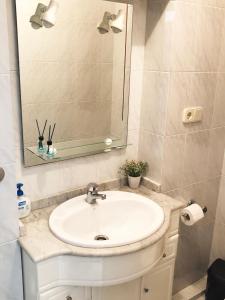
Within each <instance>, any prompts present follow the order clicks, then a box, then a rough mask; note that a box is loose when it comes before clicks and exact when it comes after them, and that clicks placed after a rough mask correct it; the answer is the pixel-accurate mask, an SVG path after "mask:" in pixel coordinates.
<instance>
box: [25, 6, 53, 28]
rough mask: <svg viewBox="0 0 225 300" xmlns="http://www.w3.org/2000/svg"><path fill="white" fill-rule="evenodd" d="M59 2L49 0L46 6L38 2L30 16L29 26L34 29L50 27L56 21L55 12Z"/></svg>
mask: <svg viewBox="0 0 225 300" xmlns="http://www.w3.org/2000/svg"><path fill="white" fill-rule="evenodd" d="M58 7H59V4H58V2H57V1H56V0H50V2H49V5H48V6H46V5H44V4H42V3H39V4H38V6H37V9H36V12H35V14H34V15H33V16H32V17H31V18H30V22H31V26H32V27H33V28H34V29H39V28H41V27H43V25H44V26H45V27H46V28H50V27H52V26H54V25H55V23H56V14H57V10H58Z"/></svg>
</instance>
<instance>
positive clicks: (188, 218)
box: [182, 200, 208, 220]
mask: <svg viewBox="0 0 225 300" xmlns="http://www.w3.org/2000/svg"><path fill="white" fill-rule="evenodd" d="M192 204H198V203H197V202H196V201H195V200H190V201H188V203H187V207H188V206H190V205H192ZM202 211H203V213H204V215H205V214H206V213H207V211H208V208H207V206H203V207H202ZM182 217H184V218H185V219H187V220H190V216H189V215H188V214H183V215H182Z"/></svg>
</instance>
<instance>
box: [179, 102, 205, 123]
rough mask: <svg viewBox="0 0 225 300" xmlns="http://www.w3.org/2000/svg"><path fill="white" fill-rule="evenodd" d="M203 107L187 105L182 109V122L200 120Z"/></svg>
mask: <svg viewBox="0 0 225 300" xmlns="http://www.w3.org/2000/svg"><path fill="white" fill-rule="evenodd" d="M202 118H203V107H201V106H196V107H187V108H185V109H184V110H183V123H186V124H187V123H196V122H200V121H202Z"/></svg>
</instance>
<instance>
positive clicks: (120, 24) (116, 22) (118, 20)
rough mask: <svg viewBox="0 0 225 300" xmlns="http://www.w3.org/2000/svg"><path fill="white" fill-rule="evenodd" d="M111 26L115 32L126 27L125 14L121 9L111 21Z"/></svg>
mask: <svg viewBox="0 0 225 300" xmlns="http://www.w3.org/2000/svg"><path fill="white" fill-rule="evenodd" d="M111 28H112V31H113V32H114V33H120V32H122V31H123V28H124V14H123V11H122V10H121V9H120V10H119V12H118V14H117V15H116V17H115V18H114V19H113V20H112V22H111Z"/></svg>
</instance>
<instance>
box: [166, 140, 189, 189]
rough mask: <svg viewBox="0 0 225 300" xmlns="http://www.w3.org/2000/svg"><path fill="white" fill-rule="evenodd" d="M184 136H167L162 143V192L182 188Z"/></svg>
mask: <svg viewBox="0 0 225 300" xmlns="http://www.w3.org/2000/svg"><path fill="white" fill-rule="evenodd" d="M184 149H185V135H175V136H168V137H166V138H165V141H164V148H163V162H162V164H163V165H162V181H161V182H162V190H163V191H170V190H173V189H176V188H178V187H180V186H182V184H183V182H184V179H183V174H184Z"/></svg>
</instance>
